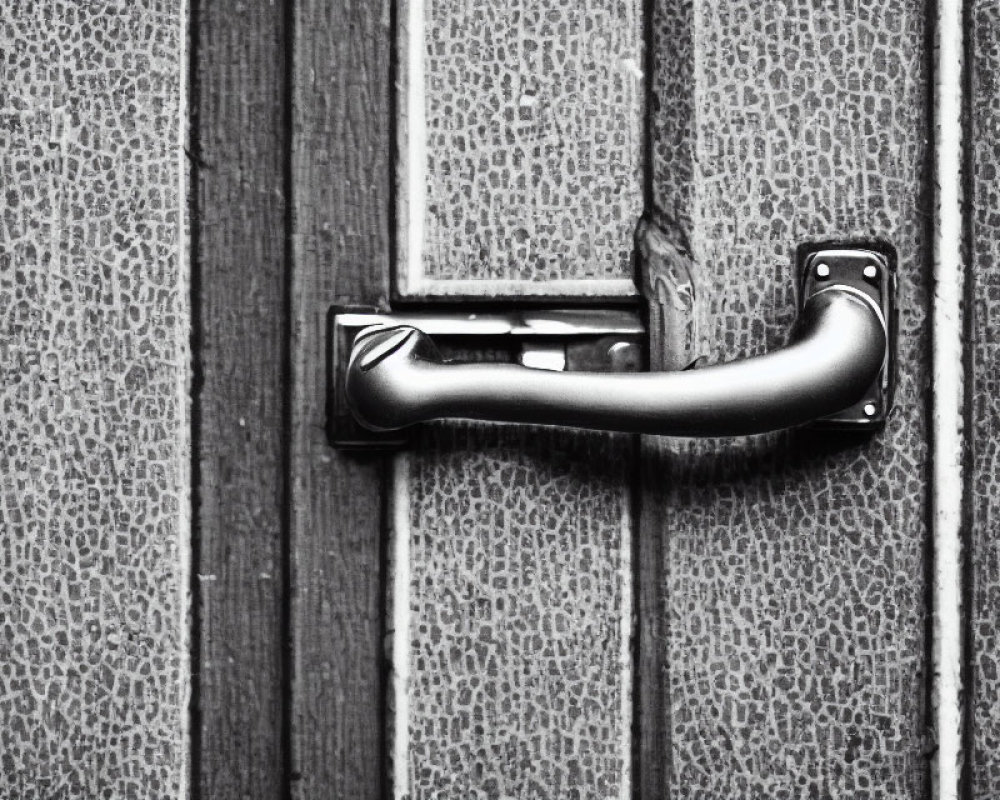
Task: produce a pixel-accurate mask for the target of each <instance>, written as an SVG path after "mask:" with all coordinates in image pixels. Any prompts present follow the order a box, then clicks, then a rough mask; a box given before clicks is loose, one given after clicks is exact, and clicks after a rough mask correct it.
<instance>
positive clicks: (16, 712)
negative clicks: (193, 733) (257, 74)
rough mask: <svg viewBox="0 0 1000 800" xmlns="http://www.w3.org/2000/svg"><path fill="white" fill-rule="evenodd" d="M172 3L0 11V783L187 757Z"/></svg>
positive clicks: (123, 779)
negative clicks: (0, 202) (0, 181)
mask: <svg viewBox="0 0 1000 800" xmlns="http://www.w3.org/2000/svg"><path fill="white" fill-rule="evenodd" d="M185 24H186V9H185V7H184V3H183V1H182V0H106V1H105V2H72V1H71V0H50V1H49V2H41V0H38V1H37V2H36V1H34V0H24V1H23V2H15V3H8V4H5V7H4V13H3V15H2V17H0V176H2V189H3V192H4V198H3V202H2V205H0V371H2V380H0V415H2V418H3V421H4V422H3V426H2V428H0V486H2V490H0V720H2V725H0V797H4V798H13V799H17V800H20V799H21V798H24V799H25V800H27V799H28V798H47V799H49V798H54V799H61V798H67V799H68V798H77V797H88V798H89V797H95V798H96V797H111V798H147V797H148V798H170V797H181V796H183V795H184V793H185V791H186V777H185V776H186V772H187V753H186V748H187V742H186V733H185V731H186V727H187V716H186V715H187V710H186V704H187V689H186V687H187V671H188V665H187V656H186V652H187V622H186V614H187V606H186V599H185V595H186V587H187V580H188V579H187V554H186V547H187V537H188V531H187V516H188V511H187V506H188V503H189V498H188V493H187V488H186V486H187V480H188V479H187V466H186V465H187V461H188V454H187V451H186V441H187V428H188V422H187V409H186V400H185V397H186V391H187V385H186V380H187V377H186V376H187V363H188V353H187V336H188V331H187V325H188V320H187V310H186V306H187V286H186V274H185V273H186V267H185V261H184V255H183V254H184V245H185V243H184V234H183V226H184V220H183V203H184V188H183V181H184V174H183V169H182V164H183V162H182V158H183V154H182V148H181V145H182V133H181V132H182V120H183V115H182V108H183V102H184V97H183V86H184V77H183V64H184V58H185V56H184V54H183V46H184V40H183V36H184V31H185Z"/></svg>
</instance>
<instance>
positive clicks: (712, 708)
mask: <svg viewBox="0 0 1000 800" xmlns="http://www.w3.org/2000/svg"><path fill="white" fill-rule="evenodd" d="M925 12H926V4H925V3H923V2H916V1H915V0H889V1H888V2H878V3H873V2H857V1H856V0H855V1H852V2H848V3H839V4H829V3H824V2H805V3H803V2H798V1H797V0H796V1H792V0H787V1H785V0H781V1H777V0H770V1H769V2H765V3H759V2H754V3H749V2H731V3H725V4H719V3H712V2H707V1H703V0H697V1H696V2H687V1H686V0H664V2H662V3H657V4H656V12H655V13H656V16H655V18H654V21H653V29H654V57H653V85H654V100H653V102H654V116H653V129H652V144H653V147H652V156H653V163H652V165H651V166H652V173H653V176H654V181H653V187H652V188H653V199H654V206H655V208H654V212H655V214H654V216H655V217H656V220H657V222H658V224H659V229H658V230H657V231H656V235H655V237H653V239H652V240H650V239H649V238H647V240H646V241H645V242H644V245H643V246H644V249H645V250H647V251H648V252H650V253H652V255H654V256H655V257H656V259H659V262H658V264H657V268H656V271H655V274H653V275H652V276H651V277H650V279H649V282H650V284H651V285H652V286H653V288H654V289H656V291H655V292H654V297H657V298H659V300H658V302H660V303H661V304H664V307H663V308H662V310H661V311H660V313H659V318H660V319H661V320H672V321H670V322H669V324H668V323H666V322H661V329H662V330H663V331H664V336H665V337H666V340H665V343H666V345H667V346H670V347H672V348H674V349H673V350H672V351H671V352H672V353H675V352H676V351H677V350H681V351H683V352H684V358H683V359H681V360H680V361H677V360H676V359H677V356H676V355H672V356H671V358H672V359H674V360H675V361H674V363H673V366H679V365H680V364H682V363H684V361H685V360H688V361H689V360H693V359H694V358H695V357H697V356H704V357H706V358H707V359H708V360H713V359H719V358H727V359H728V358H735V357H740V356H747V355H752V354H755V353H759V352H761V351H764V350H766V349H768V348H772V347H775V346H778V345H780V344H781V343H782V341H783V339H784V337H785V336H786V335H787V332H788V330H789V327H790V325H791V323H792V322H793V320H794V317H795V309H796V298H795V294H796V292H795V284H796V281H797V277H796V275H795V274H794V272H793V270H792V264H793V258H794V250H795V247H796V245H798V244H799V243H802V242H806V241H818V240H822V239H827V238H835V237H861V238H864V239H883V240H887V241H889V242H891V243H892V244H893V245H894V246H895V247H896V248H897V249H898V251H899V274H900V291H899V306H900V308H901V309H902V311H901V315H900V341H899V357H900V364H899V386H898V389H897V397H896V410H895V412H894V413H893V415H892V417H891V419H890V421H889V424H888V427H887V429H886V430H885V432H884V433H881V434H878V435H875V436H872V437H857V438H854V437H850V436H845V435H843V434H833V435H824V434H820V433H808V432H804V431H800V432H789V433H782V434H777V435H768V436H762V437H756V438H752V439H741V440H733V441H703V442H689V441H666V440H664V441H657V440H653V439H649V440H647V441H646V442H645V443H644V453H643V456H644V464H643V474H644V483H643V493H642V524H641V530H640V556H639V559H640V564H641V568H640V581H641V587H640V604H639V618H640V620H641V623H640V624H641V628H640V651H641V652H640V669H641V672H640V674H639V676H638V683H639V686H640V691H641V695H640V698H641V699H640V708H641V709H642V716H641V719H640V731H641V738H642V746H641V749H640V765H639V769H640V772H641V775H642V784H643V792H644V795H643V796H644V797H648V798H656V797H672V798H684V797H698V798H731V797H744V798H764V797H767V798H784V797H814V796H815V797H841V796H843V797H862V796H872V797H883V798H918V797H925V796H926V795H927V791H928V760H927V754H928V752H929V751H930V742H929V741H928V738H927V728H928V714H927V709H926V698H927V695H928V690H927V685H928V684H927V682H928V680H929V676H928V658H927V655H928V641H927V635H926V630H927V626H926V617H927V613H928V612H927V608H926V599H925V597H926V591H927V581H926V573H927V557H928V531H927V525H926V520H925V512H926V507H927V494H926V480H927V444H926V437H927V425H926V418H925V407H926V399H925V391H926V382H927V379H928V370H927V344H928V343H927V338H928V337H927V319H926V308H927V290H928V282H927V272H928V270H927V263H928V258H927V252H926V251H927V246H926V244H927V243H926V239H925V226H926V221H925V213H926V210H927V209H926V207H925V204H924V201H923V198H924V197H925V193H926V188H927V187H926V184H925V180H924V174H925V163H926V157H927V152H926V140H927V138H928V130H929V119H928V109H927V98H928V92H927V74H928V69H927V61H928V53H927V48H926V43H927V41H928V39H927V19H926V17H925ZM664 262H665V263H664ZM654 319H656V316H655V315H654Z"/></svg>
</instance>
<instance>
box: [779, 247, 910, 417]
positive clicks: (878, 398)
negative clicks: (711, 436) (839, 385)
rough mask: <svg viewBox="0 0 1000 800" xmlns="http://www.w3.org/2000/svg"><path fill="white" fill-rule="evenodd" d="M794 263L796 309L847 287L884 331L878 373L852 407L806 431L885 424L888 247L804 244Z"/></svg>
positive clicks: (891, 276) (892, 315)
mask: <svg viewBox="0 0 1000 800" xmlns="http://www.w3.org/2000/svg"><path fill="white" fill-rule="evenodd" d="M797 260H798V263H799V267H800V270H801V275H802V294H801V297H802V305H805V303H806V301H807V300H808V299H809V298H810V297H812V296H813V295H814V294H817V293H819V292H821V291H823V290H824V289H826V288H828V287H830V286H834V285H840V286H848V287H850V288H852V289H854V290H855V291H857V292H860V293H861V294H863V295H864V296H865V297H867V298H869V299H870V300H871V302H872V305H873V306H874V307H876V308H878V309H879V310H880V311H881V312H882V319H883V321H884V323H885V328H886V355H885V362H884V363H883V364H882V371H881V372H880V373H879V376H878V378H877V379H876V380H875V381H874V382H873V383H872V385H871V386H870V387H869V389H868V391H867V392H866V393H865V395H864V397H862V398H861V399H860V400H859V401H858V402H857V403H855V404H854V405H853V406H851V407H850V408H845V409H844V410H843V411H840V412H838V413H836V414H832V415H831V416H829V417H823V418H822V419H818V420H816V421H815V422H814V423H813V424H812V427H814V428H821V429H822V428H826V429H836V430H868V429H873V428H879V427H881V426H883V425H884V424H885V421H886V419H887V417H888V415H889V410H890V409H891V407H892V395H893V389H894V385H895V364H894V358H893V355H894V354H895V351H896V331H897V327H898V325H897V319H896V304H895V298H896V263H895V261H896V258H895V252H894V251H893V250H892V248H890V247H881V246H872V245H867V246H865V247H854V246H850V245H826V244H824V245H804V246H802V247H800V248H799V250H798V254H797Z"/></svg>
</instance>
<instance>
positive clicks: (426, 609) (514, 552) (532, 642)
mask: <svg viewBox="0 0 1000 800" xmlns="http://www.w3.org/2000/svg"><path fill="white" fill-rule="evenodd" d="M631 456H632V448H631V446H630V439H629V438H628V437H620V436H619V437H615V436H610V435H607V434H592V433H582V432H574V431H567V430H552V429H548V430H547V429H532V428H528V427H524V426H493V427H486V426H482V425H460V424H457V423H456V424H453V423H442V424H440V425H435V426H430V427H428V428H427V429H426V430H424V431H423V433H422V434H421V436H420V439H419V441H418V442H417V443H416V445H415V447H414V451H413V452H412V453H411V454H409V455H408V456H407V457H406V458H405V459H401V460H400V462H399V463H398V464H397V470H398V473H399V477H398V478H397V483H396V487H395V491H394V501H395V503H397V508H396V510H395V513H394V514H393V519H394V521H395V526H394V531H393V544H392V553H393V569H392V587H393V592H394V595H393V598H392V606H391V607H392V612H391V613H392V625H393V630H392V640H393V648H392V653H393V656H392V668H393V676H392V684H393V693H392V697H393V713H394V733H393V740H392V752H393V758H394V761H393V765H392V766H393V777H394V786H393V789H394V796H395V797H397V798H413V800H417V799H418V798H468V797H525V798H548V797H593V798H612V797H616V798H628V797H630V796H631V785H632V784H631V774H630V772H631V760H632V755H631V746H632V739H631V719H632V710H631V706H632V693H631V678H632V656H631V634H632V585H633V584H632V563H631V562H632V559H631V548H632V518H633V510H632V508H631V479H632V477H633V476H632V463H631V461H632V459H631Z"/></svg>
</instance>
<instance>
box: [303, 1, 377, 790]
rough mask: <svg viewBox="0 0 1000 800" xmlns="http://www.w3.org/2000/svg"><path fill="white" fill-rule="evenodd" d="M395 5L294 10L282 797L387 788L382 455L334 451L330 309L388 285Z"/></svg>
mask: <svg viewBox="0 0 1000 800" xmlns="http://www.w3.org/2000/svg"><path fill="white" fill-rule="evenodd" d="M389 7H390V6H389V3H388V2H387V1H386V2H369V1H368V0H333V2H329V0H322V2H321V1H320V0H304V1H303V2H299V3H296V4H295V7H294V48H295V51H294V74H293V76H292V83H293V104H294V111H293V139H292V178H293V187H294V192H293V196H292V197H291V198H290V201H291V202H292V205H293V213H294V219H295V223H294V271H293V286H292V297H291V302H292V324H293V330H292V353H293V364H292V368H293V372H292V388H293V395H292V403H293V407H292V462H291V476H292V478H291V479H292V485H291V548H292V586H293V592H292V616H291V623H292V629H291V637H292V646H293V648H294V649H293V665H292V670H293V671H292V699H291V702H292V717H291V729H292V742H291V747H292V754H291V761H292V764H291V767H292V774H291V779H292V794H293V796H294V797H302V798H315V797H350V798H358V800H364V799H365V798H371V799H372V800H375V798H381V797H382V796H383V794H382V793H383V787H384V785H385V772H386V765H385V764H384V762H383V744H382V743H383V740H384V724H385V720H384V714H383V712H382V707H383V699H384V685H383V684H384V681H383V672H384V654H383V647H382V638H381V637H382V634H383V625H384V623H383V618H382V615H383V606H384V596H383V583H382V580H383V571H382V556H381V548H382V525H381V519H382V504H381V501H382V487H383V461H382V459H381V458H380V457H369V458H363V457H358V456H352V455H350V454H346V453H343V452H336V451H334V450H332V449H331V448H330V446H329V445H328V444H327V441H326V435H325V432H324V399H325V382H326V364H325V352H326V314H327V311H328V309H329V307H330V306H331V305H333V304H334V303H352V302H353V303H368V304H372V305H379V304H384V302H385V298H386V297H387V295H388V264H389V217H388V214H389V206H390V196H389V173H390V147H389V137H390V129H391V125H390V119H391V117H390V110H389V97H390V91H391V85H392V81H391V77H390V74H389V60H390V59H389V53H390V33H389Z"/></svg>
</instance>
